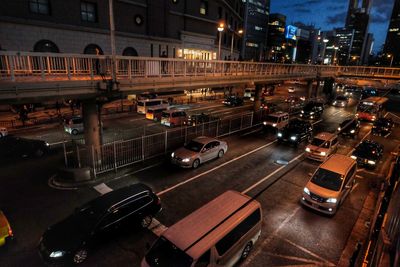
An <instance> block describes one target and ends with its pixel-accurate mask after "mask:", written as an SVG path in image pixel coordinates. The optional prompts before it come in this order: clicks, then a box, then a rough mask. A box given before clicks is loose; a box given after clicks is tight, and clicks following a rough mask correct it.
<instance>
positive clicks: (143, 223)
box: [140, 215, 153, 228]
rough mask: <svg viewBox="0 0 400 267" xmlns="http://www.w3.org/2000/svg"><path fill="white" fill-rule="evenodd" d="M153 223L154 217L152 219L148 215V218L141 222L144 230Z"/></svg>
mask: <svg viewBox="0 0 400 267" xmlns="http://www.w3.org/2000/svg"><path fill="white" fill-rule="evenodd" d="M152 221H153V217H151V216H150V215H147V216H145V217H143V219H142V221H141V222H140V225H141V226H142V227H143V228H147V227H149V226H150V224H151V222H152Z"/></svg>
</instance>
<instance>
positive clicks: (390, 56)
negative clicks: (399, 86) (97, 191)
mask: <svg viewBox="0 0 400 267" xmlns="http://www.w3.org/2000/svg"><path fill="white" fill-rule="evenodd" d="M387 57H388V58H390V66H389V68H391V67H392V65H393V58H394V56H393V55H391V54H388V55H387Z"/></svg>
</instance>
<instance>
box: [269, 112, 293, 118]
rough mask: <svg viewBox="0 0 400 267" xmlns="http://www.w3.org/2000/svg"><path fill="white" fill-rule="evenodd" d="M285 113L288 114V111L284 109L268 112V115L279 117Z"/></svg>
mask: <svg viewBox="0 0 400 267" xmlns="http://www.w3.org/2000/svg"><path fill="white" fill-rule="evenodd" d="M285 115H289V113H287V112H284V111H277V112H274V113H271V114H269V115H268V116H273V117H281V116H285Z"/></svg>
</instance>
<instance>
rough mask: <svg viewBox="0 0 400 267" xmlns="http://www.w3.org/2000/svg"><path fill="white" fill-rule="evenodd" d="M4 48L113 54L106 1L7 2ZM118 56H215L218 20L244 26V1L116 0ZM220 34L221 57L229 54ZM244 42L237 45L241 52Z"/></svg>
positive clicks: (0, 27)
mask: <svg viewBox="0 0 400 267" xmlns="http://www.w3.org/2000/svg"><path fill="white" fill-rule="evenodd" d="M1 5H2V8H1V9H0V47H1V49H2V50H9V51H36V52H62V53H87V54H94V53H99V54H110V53H111V43H110V30H109V29H110V20H109V18H110V12H109V1H108V0H85V1H83V0H70V1H64V0H20V1H15V0H3V1H2V4H1ZM113 5H114V8H113V9H114V12H113V14H114V21H115V35H116V54H117V55H128V56H148V57H159V56H161V55H162V54H163V53H165V54H166V55H167V56H168V57H182V58H192V59H203V60H212V59H216V54H217V51H218V38H219V34H218V31H217V27H218V24H219V23H220V22H221V21H224V22H225V23H226V24H227V22H229V24H230V25H232V27H233V29H235V28H239V27H241V25H243V14H244V13H243V12H244V8H243V6H244V5H243V3H242V1H241V0H225V1H224V0H220V1H219V0H218V1H210V0H164V1H151V0H113ZM228 35H229V32H228V31H226V30H224V32H223V33H222V35H221V36H222V40H221V41H222V42H221V44H222V47H221V48H222V55H224V54H225V55H226V54H229V53H230V48H231V43H230V41H229V40H228V39H229V38H228ZM239 47H240V42H236V43H235V44H234V53H235V54H236V55H238V54H239Z"/></svg>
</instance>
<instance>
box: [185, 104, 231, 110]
mask: <svg viewBox="0 0 400 267" xmlns="http://www.w3.org/2000/svg"><path fill="white" fill-rule="evenodd" d="M217 107H223V106H222V103H221V104H220V105H214V106H202V107H199V108H192V109H190V110H202V109H208V108H217Z"/></svg>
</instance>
